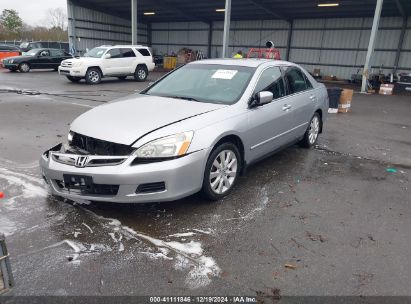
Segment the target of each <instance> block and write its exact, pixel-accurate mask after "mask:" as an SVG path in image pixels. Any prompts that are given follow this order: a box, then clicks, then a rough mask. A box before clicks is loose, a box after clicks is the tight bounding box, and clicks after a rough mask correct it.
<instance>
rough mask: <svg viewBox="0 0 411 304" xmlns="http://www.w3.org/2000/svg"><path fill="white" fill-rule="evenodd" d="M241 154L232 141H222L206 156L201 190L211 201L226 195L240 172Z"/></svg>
mask: <svg viewBox="0 0 411 304" xmlns="http://www.w3.org/2000/svg"><path fill="white" fill-rule="evenodd" d="M240 164H241V156H240V152H239V151H238V148H237V146H236V145H234V144H233V143H223V144H221V145H220V146H218V147H217V148H216V149H214V151H213V152H211V155H210V157H209V158H208V161H207V164H206V167H205V172H204V180H203V188H202V191H203V193H204V195H205V196H206V197H207V198H208V199H210V200H213V201H216V200H219V199H221V198H223V197H224V196H226V195H228V194H229V193H230V192H231V191H232V189H233V187H234V185H235V183H236V182H237V179H238V176H239V174H240Z"/></svg>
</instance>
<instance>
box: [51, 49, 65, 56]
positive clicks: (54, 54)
mask: <svg viewBox="0 0 411 304" xmlns="http://www.w3.org/2000/svg"><path fill="white" fill-rule="evenodd" d="M50 51H51V56H53V57H61V56H64V52H63V51H62V50H50Z"/></svg>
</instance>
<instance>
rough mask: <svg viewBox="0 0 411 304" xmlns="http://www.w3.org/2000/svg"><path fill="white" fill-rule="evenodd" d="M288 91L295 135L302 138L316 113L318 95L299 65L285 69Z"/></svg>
mask: <svg viewBox="0 0 411 304" xmlns="http://www.w3.org/2000/svg"><path fill="white" fill-rule="evenodd" d="M285 80H286V82H287V91H288V94H289V97H290V100H292V104H293V117H292V119H293V125H294V127H293V136H294V138H300V137H301V136H303V135H304V133H305V131H306V130H307V127H308V123H309V121H310V119H311V117H312V115H313V114H314V110H315V102H316V100H317V96H316V93H315V90H314V89H313V87H312V85H311V83H310V82H309V80H308V79H307V77H306V76H305V74H304V72H303V71H301V70H300V69H299V68H297V67H295V66H294V67H288V68H287V69H286V71H285Z"/></svg>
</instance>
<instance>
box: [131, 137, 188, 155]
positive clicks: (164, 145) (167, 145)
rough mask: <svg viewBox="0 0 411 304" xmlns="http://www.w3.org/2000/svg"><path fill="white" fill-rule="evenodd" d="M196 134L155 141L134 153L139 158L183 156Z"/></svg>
mask: <svg viewBox="0 0 411 304" xmlns="http://www.w3.org/2000/svg"><path fill="white" fill-rule="evenodd" d="M193 135H194V132H193V131H190V132H184V133H179V134H174V135H171V136H167V137H163V138H159V139H156V140H153V141H151V142H149V143H147V144H145V145H143V146H141V147H140V148H138V149H137V151H136V152H134V155H136V156H137V157H139V158H162V157H175V156H182V155H184V154H186V153H187V150H188V148H189V147H190V144H191V140H192V139H193Z"/></svg>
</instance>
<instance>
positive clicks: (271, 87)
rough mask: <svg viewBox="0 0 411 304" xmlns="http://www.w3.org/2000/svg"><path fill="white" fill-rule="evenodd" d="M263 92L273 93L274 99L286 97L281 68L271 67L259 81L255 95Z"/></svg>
mask: <svg viewBox="0 0 411 304" xmlns="http://www.w3.org/2000/svg"><path fill="white" fill-rule="evenodd" d="M261 91H269V92H272V93H273V98H274V99H277V98H280V97H283V96H285V86H284V81H283V77H282V74H281V70H280V68H278V67H271V68H268V69H266V70H264V72H263V73H262V74H261V76H260V78H259V79H258V81H257V85H256V87H255V90H254V93H259V92H261Z"/></svg>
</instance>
